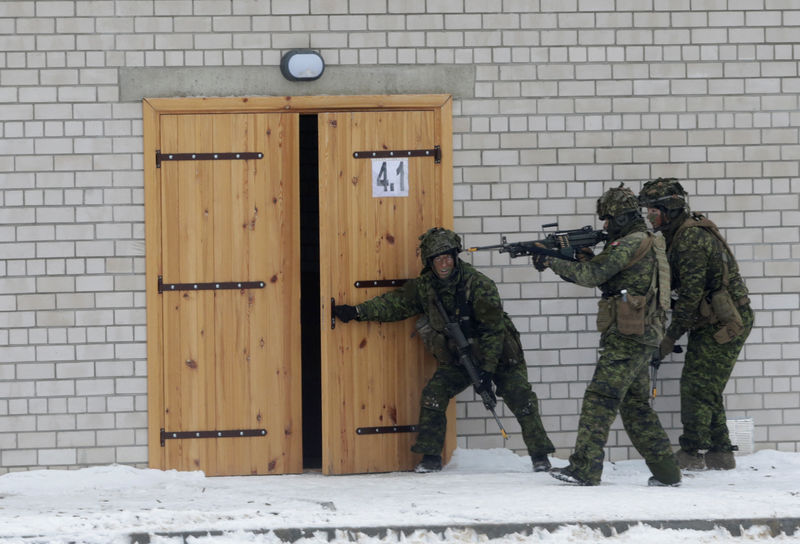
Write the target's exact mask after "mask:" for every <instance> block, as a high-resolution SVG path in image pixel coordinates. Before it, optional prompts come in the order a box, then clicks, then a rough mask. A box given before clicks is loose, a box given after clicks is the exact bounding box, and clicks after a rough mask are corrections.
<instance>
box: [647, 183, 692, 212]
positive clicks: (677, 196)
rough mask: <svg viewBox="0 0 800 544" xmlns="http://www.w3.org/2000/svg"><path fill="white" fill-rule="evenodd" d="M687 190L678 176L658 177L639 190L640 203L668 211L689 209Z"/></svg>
mask: <svg viewBox="0 0 800 544" xmlns="http://www.w3.org/2000/svg"><path fill="white" fill-rule="evenodd" d="M686 195H687V193H686V191H685V190H684V188H683V186H682V185H681V184H680V183H679V182H678V180H677V178H658V179H654V180H652V181H648V182H647V183H645V184H644V185H643V186H642V190H641V191H639V205H640V206H642V207H646V208H661V209H663V210H664V211H666V212H667V213H673V214H674V212H672V210H678V211H679V212H678V213H680V212H682V211H684V210H687V211H688V209H689V205H688V204H687V202H686Z"/></svg>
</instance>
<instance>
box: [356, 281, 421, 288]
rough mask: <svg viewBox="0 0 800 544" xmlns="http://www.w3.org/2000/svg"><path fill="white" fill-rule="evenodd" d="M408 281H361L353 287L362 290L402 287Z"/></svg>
mask: <svg viewBox="0 0 800 544" xmlns="http://www.w3.org/2000/svg"><path fill="white" fill-rule="evenodd" d="M407 281H408V280H406V279H403V280H359V281H357V282H355V283H354V284H353V285H355V286H356V287H360V288H362V289H363V288H366V287H400V286H401V285H403V284H404V283H405V282H407Z"/></svg>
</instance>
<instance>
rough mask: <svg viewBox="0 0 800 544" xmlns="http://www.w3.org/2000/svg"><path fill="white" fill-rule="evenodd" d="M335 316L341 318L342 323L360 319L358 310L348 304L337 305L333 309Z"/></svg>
mask: <svg viewBox="0 0 800 544" xmlns="http://www.w3.org/2000/svg"><path fill="white" fill-rule="evenodd" d="M333 315H335V316H336V317H338V318H339V320H340V321H341V322H342V323H347V322H348V321H352V320H353V319H355V318H356V317H358V310H357V309H356V307H355V306H348V305H347V304H337V305H336V306H334V307H333Z"/></svg>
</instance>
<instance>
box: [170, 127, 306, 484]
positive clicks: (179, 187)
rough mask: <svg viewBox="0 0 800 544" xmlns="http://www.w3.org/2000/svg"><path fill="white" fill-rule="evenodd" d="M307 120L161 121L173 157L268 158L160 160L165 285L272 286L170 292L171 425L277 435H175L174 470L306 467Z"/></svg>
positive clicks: (223, 471)
mask: <svg viewBox="0 0 800 544" xmlns="http://www.w3.org/2000/svg"><path fill="white" fill-rule="evenodd" d="M297 120H298V118H297V115H293V114H206V115H165V116H162V117H161V135H162V148H163V151H164V152H171V153H212V152H216V153H227V152H242V151H244V152H253V151H256V152H262V153H264V157H263V159H259V160H254V159H251V160H218V161H215V160H195V161H189V160H187V161H163V162H162V165H161V168H162V195H161V201H162V216H161V224H162V239H161V246H162V263H163V264H162V275H163V282H164V283H167V284H177V283H193V282H197V283H209V282H210V283H214V282H240V281H242V282H263V288H244V289H220V290H216V289H213V288H212V289H209V290H183V291H175V292H171V291H169V290H165V291H164V292H163V294H162V297H163V298H162V304H163V308H162V311H163V315H164V326H163V331H164V334H163V340H162V344H163V353H164V407H165V428H166V430H167V432H188V431H230V430H257V429H266V431H267V435H266V437H264V436H255V437H240V438H227V437H225V438H196V439H189V438H187V439H174V440H166V443H165V448H166V455H165V458H166V465H167V468H178V469H182V470H197V469H200V470H204V471H205V472H206V473H207V474H209V475H212V474H213V475H223V474H266V473H286V472H299V471H301V470H302V453H301V447H302V443H301V440H302V433H301V432H300V431H301V428H300V417H301V415H300V406H301V404H300V381H299V378H298V377H299V372H300V371H299V368H300V341H299V338H300V335H299V329H300V314H299V298H300V297H299V282H298V281H297V280H296V278H297V277H299V273H300V269H299V253H298V251H297V249H296V247H297V245H298V237H299V200H298V194H299V191H298V187H297V177H298V176H297V171H298V170H297V163H298V161H297V153H298V145H297V142H298V135H297V133H298V130H297V127H298V123H297Z"/></svg>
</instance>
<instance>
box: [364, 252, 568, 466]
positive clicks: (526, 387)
mask: <svg viewBox="0 0 800 544" xmlns="http://www.w3.org/2000/svg"><path fill="white" fill-rule="evenodd" d="M457 263H458V265H457V266H456V268H455V270H454V271H453V273H452V274H451V275H450V276H449V277H448V278H447V279H445V280H442V279H439V278H438V277H436V275H435V274H434V273H433V271H432V270H431V269H430V267H427V266H426V267H425V268H424V269H423V270H422V272H421V273H420V275H419V276H418V277H417V278H414V279H411V280H409V281H407V282H406V283H405V284H404V285H403V286H402V287H400V288H399V289H396V290H394V291H390V292H388V293H385V294H383V295H379V296H377V297H375V298H372V299H370V300H367V301H366V302H363V303H361V304H359V305H358V309H359V312H360V315H359V317H358V319H359V320H360V321H383V322H387V321H400V320H403V319H407V318H409V317H412V316H416V315H420V314H423V315H425V316H426V317H427V318H428V322H429V325H430V327H431V328H432V329H433V336H434V337H435V338H434V339H431V340H429V342H426V345H429V346H430V345H433V346H438V348H437V349H434V350H432V351H433V355H434V356H435V357H436V359H437V361H438V363H439V367H438V369H437V370H436V372H435V373H434V375H433V377H432V378H431V380H430V381H429V382H428V384H427V385H426V386H425V388H424V389H423V391H422V400H421V406H420V418H419V425H418V436H417V442H416V444H415V445H414V446H413V447H412V448H411V449H412V451H414V452H417V453H422V454H429V455H439V454H441V451H442V447H443V446H444V439H445V430H446V427H447V421H446V416H445V410H446V409H447V405H448V403H449V401H450V399H451V398H453V397H454V396H456V395H457V394H458V393H460V392H461V391H463V390H464V389H466V388H467V387H469V386H471V385H472V382H471V381H470V378H469V375H468V374H467V371H466V370H465V369H464V368H463V367H462V366H461V365H460V364H458V353H457V351H456V349H455V346H454V345H453V344H452V342H450V341H449V340H448V339H447V338H446V336H445V334H444V330H445V329H444V325H445V321H444V318H443V317H442V316H441V314H440V313H439V311H438V309H437V308H436V303H435V301H436V296H437V295H438V296H439V298H440V300H441V301H442V304H443V305H444V307H445V309H446V310H447V313H448V314H449V315H450V316H451V317H452V318H454V319H458V320H459V323H461V324H462V329H463V330H464V334H465V336H466V337H467V339H468V340H469V341H470V343H471V344H472V355H473V359H474V361H475V364H476V365H477V366H478V367H480V369H481V370H483V371H484V372H488V373H490V374H492V375H493V378H492V381H493V382H494V384H495V385H496V387H497V391H496V393H497V395H498V396H500V397H502V398H503V400H504V401H505V402H506V405H507V406H508V408H509V409H510V410H511V411H512V413H514V415H515V416H516V418H517V421H518V422H519V424H520V427H521V429H522V438H523V440H524V442H525V445H526V446H527V448H528V450H529V452H530V453H531V455H534V456H540V455H545V454H547V453H552V452H554V451H555V448H554V447H553V444H552V443H551V442H550V439H549V438H548V437H547V433H546V432H545V430H544V426H543V425H542V421H541V418H540V416H539V409H538V399H537V397H536V394H535V393H534V392H533V390H532V389H531V385H530V383H529V382H528V373H527V366H526V364H525V360H524V354H523V351H522V345H521V344H520V341H519V333H518V332H517V330H516V328H515V327H514V324H513V323H512V322H511V319H510V318H509V317H508V315H507V314H506V313H505V312H504V311H503V305H502V302H501V300H500V295H499V293H498V291H497V286H496V285H495V283H494V282H493V281H492V280H491V279H489V278H488V277H487V276H485V275H484V274H482V273H480V272H479V271H477V270H476V269H475V268H474V267H473V266H472V265H470V264H469V263H465V262H464V261H462V260H460V259H458V258H457ZM459 290H461V291H462V292H463V293H464V295H463V296H465V304H463V305H460V304H459V303H458V300H457V299H458V292H459ZM465 312H466V313H467V314H468V315H462V314H463V313H465Z"/></svg>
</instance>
